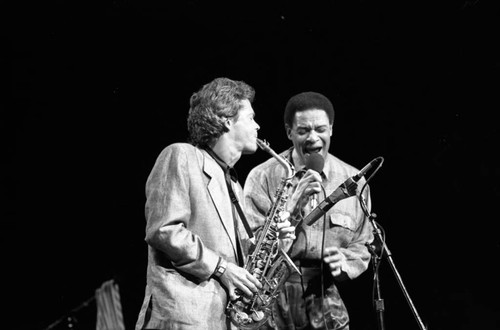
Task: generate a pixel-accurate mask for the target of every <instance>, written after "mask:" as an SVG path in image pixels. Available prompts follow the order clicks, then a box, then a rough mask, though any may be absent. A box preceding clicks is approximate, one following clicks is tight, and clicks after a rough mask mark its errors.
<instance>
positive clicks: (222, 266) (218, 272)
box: [214, 257, 227, 277]
mask: <svg viewBox="0 0 500 330" xmlns="http://www.w3.org/2000/svg"><path fill="white" fill-rule="evenodd" d="M226 268H227V261H226V260H224V259H222V257H219V262H218V263H217V267H215V272H214V276H217V277H221V276H222V274H224V272H225V271H226Z"/></svg>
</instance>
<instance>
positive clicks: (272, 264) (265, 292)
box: [226, 139, 300, 329]
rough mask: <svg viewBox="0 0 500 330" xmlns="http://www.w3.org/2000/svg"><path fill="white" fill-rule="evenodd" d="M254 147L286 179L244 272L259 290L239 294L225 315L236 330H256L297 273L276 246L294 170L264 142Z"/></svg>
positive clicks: (281, 250) (230, 303)
mask: <svg viewBox="0 0 500 330" xmlns="http://www.w3.org/2000/svg"><path fill="white" fill-rule="evenodd" d="M257 145H258V146H259V147H260V148H261V149H262V150H264V151H266V152H268V153H269V154H271V156H273V157H274V158H276V160H278V162H279V163H280V164H281V165H282V166H283V167H284V168H285V169H286V176H285V177H284V178H283V179H282V180H281V183H280V186H279V187H278V189H277V191H276V194H275V196H274V197H275V201H274V204H273V205H272V207H271V209H270V211H269V212H268V215H267V216H266V220H265V222H264V226H263V227H262V232H261V233H260V235H259V238H258V239H257V243H256V245H255V250H254V251H253V253H252V254H251V255H250V256H249V257H248V259H247V261H246V263H245V269H246V270H247V271H248V272H249V273H250V274H252V275H254V276H255V277H256V278H257V279H258V280H259V281H260V282H261V284H262V289H260V290H259V292H257V293H256V294H254V295H253V296H252V297H246V296H243V295H242V294H241V295H240V296H239V297H238V298H237V299H235V300H233V301H230V302H229V303H228V305H227V308H226V314H227V316H228V317H229V318H230V319H231V322H232V323H233V324H234V325H236V326H237V327H238V328H239V329H257V328H259V327H260V326H261V325H262V324H264V323H265V322H266V321H267V319H268V318H269V316H271V312H272V305H273V303H274V301H275V300H276V297H277V296H278V293H279V291H280V290H281V288H282V286H283V284H284V283H285V282H286V280H287V279H288V278H289V277H290V275H292V274H293V273H295V272H296V273H299V274H300V271H299V270H298V269H297V267H296V266H295V264H294V263H293V262H292V260H291V259H290V257H289V256H288V255H287V253H286V252H285V251H283V249H281V247H280V246H279V238H278V230H277V223H278V222H283V221H285V220H286V218H287V215H288V214H287V212H286V211H285V204H286V202H287V200H288V191H289V189H290V187H291V186H292V179H293V177H294V175H295V169H294V167H293V165H292V164H290V162H289V161H288V160H287V159H285V158H284V157H281V156H280V155H278V154H277V153H276V152H274V150H272V149H271V148H270V147H269V144H268V143H267V142H266V141H265V140H260V139H257Z"/></svg>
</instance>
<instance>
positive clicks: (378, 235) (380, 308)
mask: <svg viewBox="0 0 500 330" xmlns="http://www.w3.org/2000/svg"><path fill="white" fill-rule="evenodd" d="M359 200H360V203H361V206H362V209H363V211H364V212H365V214H366V216H367V217H368V219H369V220H370V222H371V224H372V226H373V234H374V236H375V240H377V239H378V240H379V242H380V243H381V249H382V253H381V254H382V255H385V258H386V259H387V261H388V262H389V265H390V266H391V269H392V271H393V273H394V275H395V277H396V280H397V281H398V284H399V286H400V288H401V291H402V292H403V295H404V296H405V298H406V301H407V302H408V305H409V306H410V309H411V311H412V313H413V316H414V317H415V319H416V321H417V324H418V326H419V328H420V329H421V330H427V329H426V327H425V325H424V323H423V322H422V319H421V318H420V316H419V315H418V312H417V309H416V308H415V305H414V304H413V302H412V300H411V298H410V295H409V294H408V291H407V290H406V288H405V286H404V284H403V280H402V279H401V276H400V275H399V272H398V270H397V269H396V265H395V264H394V261H393V259H392V253H391V251H390V250H389V248H388V247H387V244H386V243H385V240H384V238H383V237H382V232H381V230H380V228H379V227H378V225H377V222H376V221H375V218H376V215H375V214H374V213H372V214H369V213H368V212H367V208H366V204H365V201H364V199H363V198H362V197H361V196H360V198H359ZM369 250H370V252H372V251H371V249H369ZM380 259H381V257H378V256H377V257H376V258H375V259H374V260H376V261H375V262H379V260H380ZM377 268H378V265H377ZM375 285H376V291H377V293H376V297H375V307H376V311H377V320H378V322H379V323H378V328H379V330H384V327H385V324H384V301H383V299H381V297H380V283H379V280H378V271H377V272H376V273H375Z"/></svg>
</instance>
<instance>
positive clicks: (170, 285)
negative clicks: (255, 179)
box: [136, 78, 295, 330]
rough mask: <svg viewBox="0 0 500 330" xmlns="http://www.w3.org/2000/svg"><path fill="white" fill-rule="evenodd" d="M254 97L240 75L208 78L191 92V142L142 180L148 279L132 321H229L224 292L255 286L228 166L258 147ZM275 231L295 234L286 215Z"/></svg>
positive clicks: (182, 325) (165, 325) (207, 324)
mask: <svg viewBox="0 0 500 330" xmlns="http://www.w3.org/2000/svg"><path fill="white" fill-rule="evenodd" d="M253 98H254V90H253V88H252V87H251V86H249V85H247V84H246V83H244V82H241V81H233V80H230V79H227V78H217V79H214V80H213V81H211V82H209V83H207V84H206V85H204V86H203V87H202V88H201V89H200V90H199V91H198V92H196V93H194V94H193V95H192V96H191V99H190V109H189V115H188V120H187V122H188V130H189V136H190V140H191V141H190V143H174V144H171V145H169V146H168V147H166V148H165V149H164V150H163V151H162V152H161V153H160V155H159V156H158V158H157V160H156V162H155V164H154V167H153V169H152V171H151V173H150V175H149V177H148V179H147V182H146V197H147V201H146V207H145V214H146V220H147V223H146V235H145V240H146V243H147V245H148V265H147V277H146V280H147V282H146V289H145V296H144V301H143V305H142V308H141V310H140V313H139V317H138V320H137V323H136V329H192V330H198V329H230V328H232V327H233V326H232V325H231V323H230V321H229V318H227V317H226V314H225V311H226V306H227V303H228V299H231V300H233V299H236V298H237V295H245V296H248V297H251V296H252V295H253V294H254V293H255V292H257V291H258V289H259V288H261V286H262V285H261V283H260V282H259V281H258V280H257V279H256V278H255V277H254V276H253V275H252V274H250V273H249V272H248V271H247V270H246V269H245V268H243V265H244V261H245V259H246V255H247V253H248V249H249V247H250V245H251V241H250V237H251V236H252V233H251V231H250V230H249V229H248V230H246V229H245V228H246V227H248V226H245V223H244V218H245V216H244V213H242V212H241V209H244V200H243V198H242V197H243V192H242V188H241V185H240V184H239V183H238V180H237V178H236V175H235V171H234V168H233V166H234V165H235V164H236V162H237V161H238V160H239V159H240V157H241V156H242V155H243V154H252V153H254V152H255V151H256V150H257V131H258V130H259V128H260V127H259V125H258V124H257V123H256V122H255V120H254V117H255V112H254V110H253V108H252V104H251V103H252V101H253ZM239 204H241V206H239ZM278 231H279V237H280V238H282V239H284V240H289V241H290V240H292V239H294V238H295V236H294V228H293V227H290V223H289V222H288V221H284V222H283V223H281V224H280V225H279V228H278Z"/></svg>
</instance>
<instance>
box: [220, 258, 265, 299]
mask: <svg viewBox="0 0 500 330" xmlns="http://www.w3.org/2000/svg"><path fill="white" fill-rule="evenodd" d="M219 279H220V281H221V282H222V284H223V285H224V286H225V287H226V288H227V291H228V294H229V299H230V300H235V299H237V298H238V297H239V296H240V295H241V294H243V295H245V296H248V297H251V296H253V294H254V293H257V292H258V290H259V289H261V288H262V284H261V283H260V282H259V280H257V279H256V278H255V277H254V276H253V275H252V274H250V273H249V272H248V271H247V270H246V269H245V268H242V267H239V266H237V265H235V264H233V263H230V262H229V263H227V268H226V270H225V272H224V273H222V274H221V275H220V276H219ZM236 289H237V290H236Z"/></svg>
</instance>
